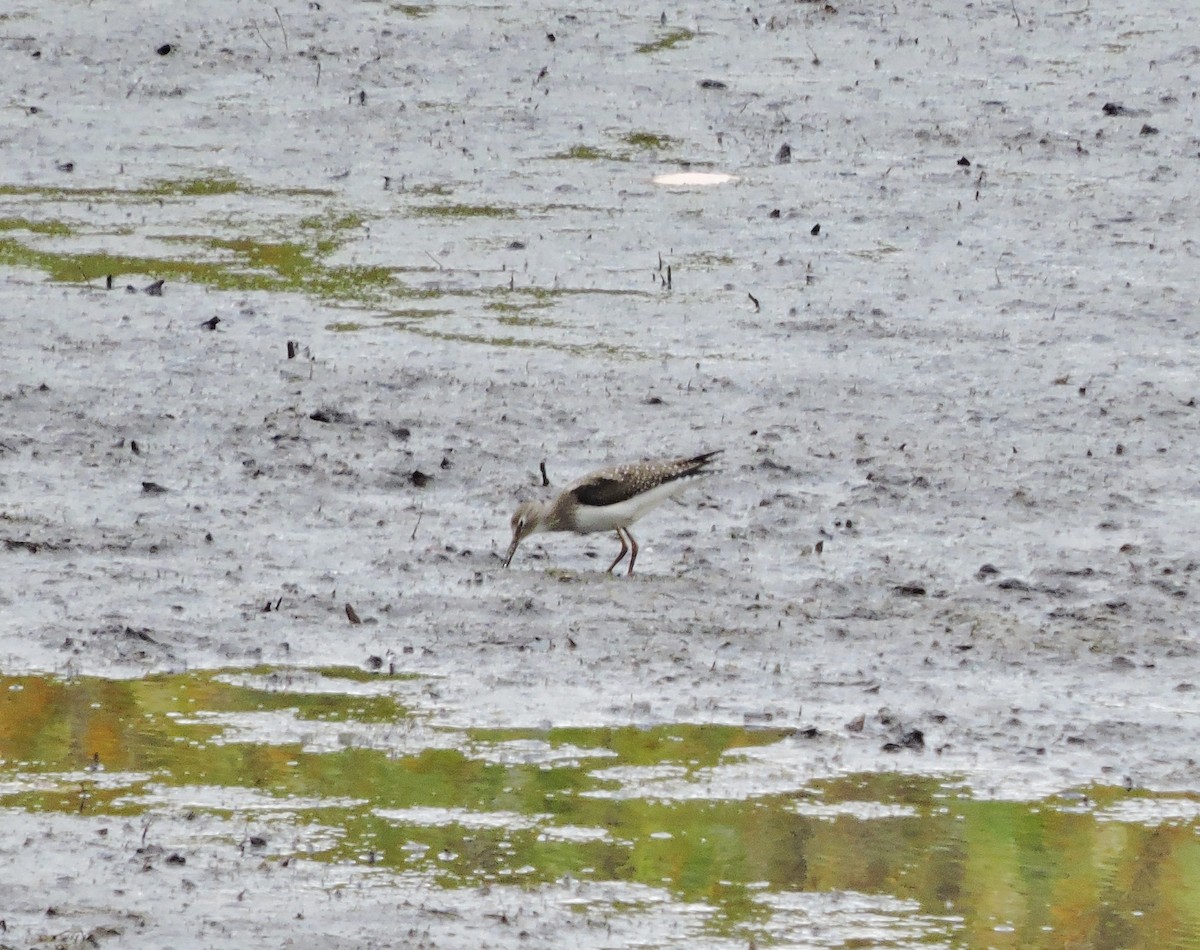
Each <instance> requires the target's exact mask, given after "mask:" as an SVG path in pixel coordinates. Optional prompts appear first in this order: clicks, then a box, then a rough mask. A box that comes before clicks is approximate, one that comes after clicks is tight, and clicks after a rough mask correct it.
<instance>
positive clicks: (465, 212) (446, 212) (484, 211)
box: [409, 204, 517, 218]
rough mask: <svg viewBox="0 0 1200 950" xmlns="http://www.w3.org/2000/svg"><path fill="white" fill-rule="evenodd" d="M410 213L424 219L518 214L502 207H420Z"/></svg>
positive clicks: (501, 216) (505, 216)
mask: <svg viewBox="0 0 1200 950" xmlns="http://www.w3.org/2000/svg"><path fill="white" fill-rule="evenodd" d="M409 213H410V214H412V215H415V216H417V217H422V218H515V217H516V216H517V212H516V210H515V209H513V208H505V207H501V206H500V205H467V204H448V205H418V206H416V207H413V208H410V209H409Z"/></svg>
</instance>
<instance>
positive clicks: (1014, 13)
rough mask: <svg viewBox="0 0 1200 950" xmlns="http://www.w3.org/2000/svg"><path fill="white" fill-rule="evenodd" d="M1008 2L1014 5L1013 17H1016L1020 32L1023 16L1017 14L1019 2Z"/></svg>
mask: <svg viewBox="0 0 1200 950" xmlns="http://www.w3.org/2000/svg"><path fill="white" fill-rule="evenodd" d="M1008 2H1009V3H1011V4H1012V12H1013V16H1014V17H1016V20H1017V29H1018V30H1019V29H1020V28H1021V14H1019V13H1017V0H1008Z"/></svg>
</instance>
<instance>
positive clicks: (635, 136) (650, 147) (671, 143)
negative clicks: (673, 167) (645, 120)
mask: <svg viewBox="0 0 1200 950" xmlns="http://www.w3.org/2000/svg"><path fill="white" fill-rule="evenodd" d="M621 141H623V142H624V143H625V144H626V145H631V146H633V147H634V148H637V149H643V150H646V151H664V150H666V149H669V148H674V147H675V145H676V144H677V143H676V142H675V140H674V139H673V138H671V137H670V136H668V135H655V134H654V133H653V132H630V133H628V134H627V135H623V136H621Z"/></svg>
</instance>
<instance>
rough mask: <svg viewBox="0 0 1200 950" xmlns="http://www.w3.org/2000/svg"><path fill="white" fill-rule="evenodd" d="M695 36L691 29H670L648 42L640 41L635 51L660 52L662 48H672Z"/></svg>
mask: <svg viewBox="0 0 1200 950" xmlns="http://www.w3.org/2000/svg"><path fill="white" fill-rule="evenodd" d="M695 36H696V34H695V33H694V32H693V31H692V30H685V29H678V30H671V31H670V32H669V33H666V34H664V35H663V36H660V37H659V38H658V39H656V40H654V41H652V42H650V43H642V44H641V45H640V46H638V47H637V52H639V53H661V52H663V51H664V50H669V49H674V48H675V47H676V46H678V45H679V44H680V43H686V42H687V41H688V40H691V39H694V38H695Z"/></svg>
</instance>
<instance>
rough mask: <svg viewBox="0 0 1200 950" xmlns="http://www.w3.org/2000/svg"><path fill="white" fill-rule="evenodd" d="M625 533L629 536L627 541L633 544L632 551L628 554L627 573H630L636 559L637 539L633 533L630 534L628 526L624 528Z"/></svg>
mask: <svg viewBox="0 0 1200 950" xmlns="http://www.w3.org/2000/svg"><path fill="white" fill-rule="evenodd" d="M625 534H627V535H628V536H629V543H630V544H631V545H632V546H633V551H632V552H631V553H630V555H629V573H630V574H632V573H633V562H634V561H636V560H637V541H635V540H634V538H633V535H632V534H630V532H629V529H628V528H626V529H625Z"/></svg>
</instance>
